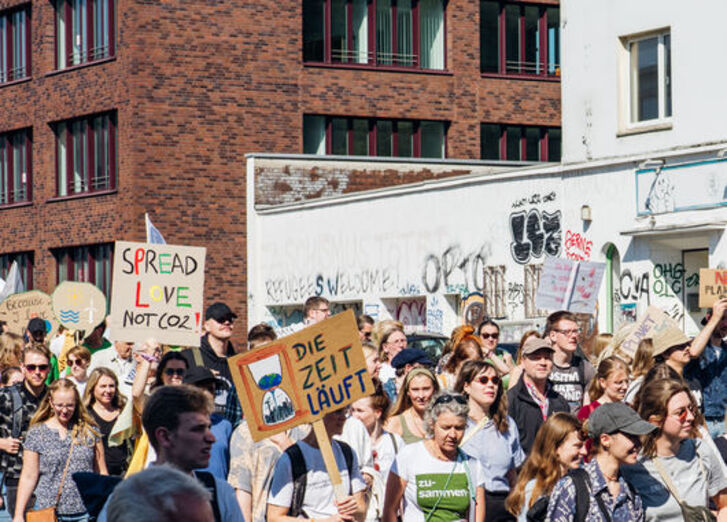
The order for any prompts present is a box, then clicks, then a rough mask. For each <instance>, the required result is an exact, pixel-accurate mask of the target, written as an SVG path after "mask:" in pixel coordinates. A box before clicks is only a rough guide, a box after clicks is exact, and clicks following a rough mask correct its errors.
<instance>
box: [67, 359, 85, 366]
mask: <svg viewBox="0 0 727 522" xmlns="http://www.w3.org/2000/svg"><path fill="white" fill-rule="evenodd" d="M68 366H83V359H68Z"/></svg>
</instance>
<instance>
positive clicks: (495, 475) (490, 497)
mask: <svg viewBox="0 0 727 522" xmlns="http://www.w3.org/2000/svg"><path fill="white" fill-rule="evenodd" d="M455 390H456V391H457V392H458V393H463V394H464V395H465V397H467V398H468V401H469V418H468V420H467V432H466V433H465V436H464V438H463V439H462V442H461V444H460V446H461V447H462V450H463V451H464V452H465V453H467V454H468V455H471V456H472V457H475V458H476V459H478V460H479V462H480V463H481V464H482V467H483V470H484V472H485V480H486V483H485V489H486V490H487V496H486V506H487V509H486V510H485V511H486V520H488V521H493V522H494V521H501V522H502V521H506V520H512V521H514V520H515V517H513V516H512V515H511V514H510V513H508V512H507V510H506V509H505V499H506V497H507V494H508V493H509V491H510V488H511V487H512V486H514V485H515V476H516V473H515V470H516V469H517V468H519V467H520V466H521V465H522V463H523V461H524V460H525V453H524V452H523V450H522V448H521V447H520V435H519V433H518V431H517V425H516V424H515V421H514V420H513V419H512V418H510V417H509V416H508V415H507V398H506V397H505V396H504V395H505V392H504V388H503V381H502V378H501V377H500V375H499V373H498V371H497V369H495V365H494V364H493V363H492V362H490V361H489V360H488V361H467V362H466V363H464V364H463V365H462V369H461V370H460V372H459V377H458V378H457V384H456V385H455Z"/></svg>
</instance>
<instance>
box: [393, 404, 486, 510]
mask: <svg viewBox="0 0 727 522" xmlns="http://www.w3.org/2000/svg"><path fill="white" fill-rule="evenodd" d="M468 412H469V407H468V406H467V399H465V398H464V397H463V396H462V395H459V394H453V393H449V392H442V393H441V394H439V395H438V396H437V397H435V398H434V400H433V402H432V405H431V407H430V408H429V409H428V410H427V414H426V425H427V431H428V432H429V433H430V434H431V438H428V439H426V440H422V441H420V442H417V443H416V444H410V445H408V446H405V447H404V448H402V449H401V451H399V454H398V455H397V456H396V459H395V460H394V464H393V465H392V466H391V471H390V473H389V478H388V481H387V483H386V497H385V500H384V516H383V518H382V522H396V520H397V510H398V508H399V505H400V504H401V500H402V498H403V499H404V513H403V517H402V518H403V521H404V522H425V521H435V520H436V521H455V520H469V521H470V522H483V521H484V520H485V487H484V485H485V474H484V471H483V470H482V466H481V465H480V463H479V461H478V460H477V459H475V458H473V457H470V456H468V455H467V454H466V453H464V452H463V451H461V450H460V449H459V444H460V442H461V441H462V437H463V436H464V432H465V427H466V425H467V414H468Z"/></svg>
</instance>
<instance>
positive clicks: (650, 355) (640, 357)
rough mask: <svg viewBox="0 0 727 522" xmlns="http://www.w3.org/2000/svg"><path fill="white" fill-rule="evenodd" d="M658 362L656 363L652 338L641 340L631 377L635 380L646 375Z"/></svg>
mask: <svg viewBox="0 0 727 522" xmlns="http://www.w3.org/2000/svg"><path fill="white" fill-rule="evenodd" d="M654 364H656V362H655V361H654V341H652V340H651V338H650V337H649V338H646V339H641V342H640V343H639V347H638V348H637V349H636V354H635V355H634V362H633V365H632V368H633V369H632V370H631V376H632V377H633V378H634V379H635V378H637V377H641V376H642V375H646V374H647V373H648V371H649V370H651V368H653V366H654Z"/></svg>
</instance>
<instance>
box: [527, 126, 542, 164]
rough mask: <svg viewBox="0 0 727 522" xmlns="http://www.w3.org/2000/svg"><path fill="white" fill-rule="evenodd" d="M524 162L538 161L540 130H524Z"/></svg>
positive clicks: (533, 128) (532, 128)
mask: <svg viewBox="0 0 727 522" xmlns="http://www.w3.org/2000/svg"><path fill="white" fill-rule="evenodd" d="M525 160H526V161H540V129H539V128H538V127H526V128H525Z"/></svg>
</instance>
